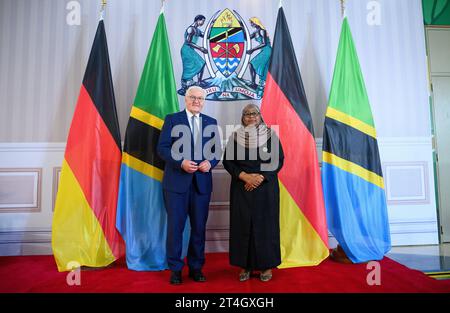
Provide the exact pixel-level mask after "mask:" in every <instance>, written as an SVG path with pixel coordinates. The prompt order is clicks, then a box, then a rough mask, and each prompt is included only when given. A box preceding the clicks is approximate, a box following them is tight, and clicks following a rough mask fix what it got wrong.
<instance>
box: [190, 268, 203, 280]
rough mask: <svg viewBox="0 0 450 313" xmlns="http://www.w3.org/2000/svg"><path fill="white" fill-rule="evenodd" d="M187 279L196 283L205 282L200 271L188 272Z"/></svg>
mask: <svg viewBox="0 0 450 313" xmlns="http://www.w3.org/2000/svg"><path fill="white" fill-rule="evenodd" d="M189 277H190V278H192V279H193V280H194V281H196V282H201V283H202V282H205V281H206V277H205V275H203V273H202V271H201V270H189Z"/></svg>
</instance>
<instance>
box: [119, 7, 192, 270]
mask: <svg viewBox="0 0 450 313" xmlns="http://www.w3.org/2000/svg"><path fill="white" fill-rule="evenodd" d="M177 111H179V105H178V97H177V92H176V85H175V78H174V75H173V68H172V59H171V55H170V46H169V40H168V37H167V30H166V23H165V20H164V13H163V12H161V14H160V16H159V18H158V22H157V24H156V29H155V32H154V35H153V39H152V42H151V45H150V49H149V51H148V55H147V60H146V62H145V66H144V70H143V72H142V76H141V80H140V82H139V86H138V90H137V93H136V98H135V99H134V104H133V106H132V108H131V113H130V119H129V121H128V126H127V130H126V134H125V143H124V149H123V154H122V167H121V174H120V186H119V199H118V208H117V221H116V225H117V229H118V230H119V232H120V233H121V234H122V237H123V239H124V240H125V244H126V260H127V266H128V268H130V269H133V270H137V271H146V270H163V269H166V268H167V258H166V236H167V230H166V223H167V213H166V209H165V207H164V200H163V192H162V177H163V174H164V162H163V161H162V160H161V159H160V157H159V156H158V155H157V153H156V145H157V143H158V139H159V135H160V133H161V128H162V125H163V123H164V118H165V116H166V115H167V114H170V113H173V112H177ZM185 237H186V236H185ZM186 240H187V239H186ZM184 246H186V244H185V245H184Z"/></svg>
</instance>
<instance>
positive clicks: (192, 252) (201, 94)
mask: <svg viewBox="0 0 450 313" xmlns="http://www.w3.org/2000/svg"><path fill="white" fill-rule="evenodd" d="M205 97H206V92H205V90H203V89H202V88H200V87H198V86H194V87H190V88H189V89H188V90H187V91H186V96H185V103H186V109H185V110H183V111H181V112H177V113H173V114H169V115H167V116H166V118H165V120H164V125H163V128H162V130H161V135H160V137H159V142H158V147H157V151H158V154H159V155H160V157H161V158H162V159H163V160H164V161H165V167H164V177H163V183H162V185H163V192H164V203H165V206H166V210H167V260H168V265H169V269H170V270H171V275H170V283H171V284H181V282H182V278H181V271H182V268H183V266H184V261H183V260H182V259H181V257H182V256H181V254H182V243H183V230H184V227H185V224H186V219H187V216H189V220H190V223H191V234H190V240H189V248H188V254H187V263H188V266H189V277H191V278H192V279H193V280H195V281H197V282H204V281H206V277H205V275H204V274H203V273H202V267H203V265H204V263H205V233H206V221H207V219H208V209H209V201H210V199H211V191H212V174H211V170H212V169H213V168H214V167H215V166H216V165H217V163H218V162H219V160H220V157H221V151H222V150H221V140H220V135H219V133H218V127H217V121H216V120H215V119H214V118H212V117H210V116H207V115H205V114H201V113H200V112H201V110H202V109H203V105H204V103H205Z"/></svg>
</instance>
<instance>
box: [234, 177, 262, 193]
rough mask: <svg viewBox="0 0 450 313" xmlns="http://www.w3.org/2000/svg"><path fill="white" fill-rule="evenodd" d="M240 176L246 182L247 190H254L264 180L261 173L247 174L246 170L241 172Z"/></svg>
mask: <svg viewBox="0 0 450 313" xmlns="http://www.w3.org/2000/svg"><path fill="white" fill-rule="evenodd" d="M239 178H240V179H241V180H242V181H244V182H245V186H244V188H245V190H246V191H252V190H254V189H256V188H258V187H259V185H261V183H262V182H263V181H264V176H262V175H261V174H247V173H245V172H241V173H240V174H239Z"/></svg>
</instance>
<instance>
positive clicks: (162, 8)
mask: <svg viewBox="0 0 450 313" xmlns="http://www.w3.org/2000/svg"><path fill="white" fill-rule="evenodd" d="M165 3H166V0H161V12H159V14H163V13H164V4H165Z"/></svg>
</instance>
